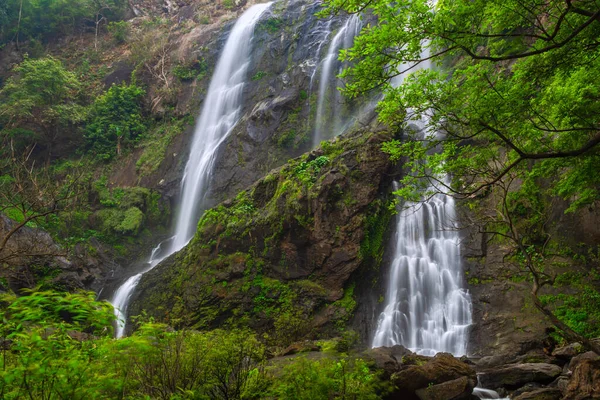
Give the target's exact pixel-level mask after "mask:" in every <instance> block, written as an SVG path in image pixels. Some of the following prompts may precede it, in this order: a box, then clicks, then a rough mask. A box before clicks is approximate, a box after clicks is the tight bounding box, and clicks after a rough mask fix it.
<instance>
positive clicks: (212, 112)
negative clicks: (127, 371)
mask: <svg viewBox="0 0 600 400" xmlns="http://www.w3.org/2000/svg"><path fill="white" fill-rule="evenodd" d="M271 5H272V3H264V4H256V5H254V6H252V7H250V8H249V9H248V10H247V11H246V12H245V13H244V14H242V16H241V17H240V18H239V19H238V20H237V22H236V23H235V25H234V27H233V29H232V31H231V33H230V35H229V37H228V39H227V42H226V44H225V48H224V49H223V52H222V54H221V56H220V59H219V62H218V63H217V66H216V68H215V73H214V75H213V77H212V79H211V83H210V86H209V89H208V93H207V95H206V99H205V100H204V106H203V109H202V112H201V114H200V118H199V119H198V121H197V123H196V129H195V132H194V136H193V139H192V143H191V151H190V158H189V160H188V162H187V165H186V167H185V173H184V176H183V180H182V182H181V188H182V197H181V203H180V207H179V213H178V217H177V222H176V224H175V234H174V236H173V237H172V238H170V239H169V240H167V241H165V242H163V243H161V244H159V245H158V246H157V247H156V248H155V249H154V250H153V251H152V254H151V256H150V260H149V261H148V266H147V268H146V269H145V270H144V271H142V272H140V273H138V274H136V275H134V276H132V277H130V278H129V279H127V280H126V281H125V282H124V283H123V284H122V285H121V286H120V287H119V288H118V289H117V290H116V291H115V294H114V296H113V298H112V300H111V302H112V304H113V306H114V307H115V314H116V316H117V321H118V322H117V329H116V331H115V336H116V337H121V336H123V334H124V332H125V321H126V319H127V314H126V313H127V305H128V302H129V299H130V298H131V295H132V293H133V291H134V290H135V288H136V286H137V284H138V283H139V281H140V279H141V278H142V275H143V274H144V273H146V272H148V271H150V270H151V269H152V268H154V267H155V266H156V265H157V264H158V263H160V262H161V261H162V260H163V259H165V258H166V257H168V256H170V255H171V254H173V253H175V252H177V251H179V250H181V249H182V248H183V247H184V246H185V245H186V244H187V243H188V242H189V241H190V239H191V238H192V237H193V236H194V232H195V228H196V223H197V222H198V214H199V213H200V211H201V210H200V205H201V204H202V199H203V198H204V195H205V193H206V190H207V187H208V182H209V180H210V175H211V172H212V170H213V165H214V162H215V154H216V152H217V149H218V148H219V145H220V144H221V143H222V142H223V141H224V140H225V139H226V138H227V135H228V134H229V133H230V132H231V129H232V128H233V127H234V126H235V124H236V123H237V122H238V119H239V117H240V110H241V107H242V92H243V89H244V84H245V82H246V78H247V77H246V75H247V72H248V67H249V64H250V55H251V49H252V39H253V36H254V27H255V26H256V24H257V23H258V21H259V20H260V17H261V16H262V15H263V14H264V13H265V11H267V10H268V9H269V8H270V7H271ZM165 244H166V245H167V248H166V249H163V248H162V246H163V245H165Z"/></svg>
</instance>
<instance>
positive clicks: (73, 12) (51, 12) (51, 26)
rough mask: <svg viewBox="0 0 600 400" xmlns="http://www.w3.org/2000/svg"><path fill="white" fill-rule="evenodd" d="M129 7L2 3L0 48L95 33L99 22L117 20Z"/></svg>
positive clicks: (21, 0) (28, 0)
mask: <svg viewBox="0 0 600 400" xmlns="http://www.w3.org/2000/svg"><path fill="white" fill-rule="evenodd" d="M126 6H127V4H126V2H125V1H123V0H0V44H1V43H6V42H9V41H13V40H17V39H18V40H19V41H21V42H23V41H25V40H28V39H38V40H40V39H48V38H50V37H52V36H57V35H64V34H70V33H74V32H82V31H86V30H90V31H93V29H94V25H95V22H96V21H97V20H98V19H100V18H103V17H104V18H107V19H110V20H115V19H118V18H120V17H121V16H122V15H123V13H124V11H125V9H126ZM19 13H20V14H21V18H20V20H19Z"/></svg>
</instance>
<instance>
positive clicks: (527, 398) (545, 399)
mask: <svg viewBox="0 0 600 400" xmlns="http://www.w3.org/2000/svg"><path fill="white" fill-rule="evenodd" d="M561 398H562V393H561V391H560V390H558V389H556V388H541V389H535V390H532V391H528V392H525V393H523V394H520V395H518V396H516V397H511V399H512V400H559V399H561Z"/></svg>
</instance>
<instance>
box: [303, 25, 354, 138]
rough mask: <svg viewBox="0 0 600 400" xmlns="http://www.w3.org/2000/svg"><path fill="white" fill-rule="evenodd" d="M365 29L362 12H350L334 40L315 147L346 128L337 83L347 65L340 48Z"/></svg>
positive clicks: (321, 89)
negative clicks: (359, 13)
mask: <svg viewBox="0 0 600 400" xmlns="http://www.w3.org/2000/svg"><path fill="white" fill-rule="evenodd" d="M361 29H362V21H361V19H360V16H359V15H358V14H352V15H350V16H349V17H348V19H347V20H346V22H345V24H344V26H342V27H341V28H340V30H339V32H338V33H337V34H336V35H335V36H334V37H333V39H332V40H331V43H330V44H329V48H328V49H327V54H326V56H325V58H324V59H323V61H322V67H321V74H320V78H319V97H318V100H317V112H316V117H315V129H314V133H313V148H314V147H317V146H318V145H319V144H320V143H321V141H322V140H327V139H331V138H333V137H335V136H337V135H338V134H340V133H341V132H342V130H343V125H344V121H342V114H343V113H342V110H341V107H342V104H343V101H344V100H343V99H342V95H341V93H340V91H339V90H338V85H337V84H336V83H337V82H338V79H337V76H338V75H339V74H340V73H341V72H342V70H343V68H344V67H345V65H344V63H343V62H341V61H340V60H339V53H340V50H342V49H347V48H349V47H351V46H352V44H353V43H354V38H355V37H356V36H357V35H358V34H359V32H360V30H361ZM326 105H327V107H326ZM326 108H327V110H326Z"/></svg>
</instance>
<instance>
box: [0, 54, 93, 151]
mask: <svg viewBox="0 0 600 400" xmlns="http://www.w3.org/2000/svg"><path fill="white" fill-rule="evenodd" d="M13 72H14V75H13V76H12V77H10V78H9V79H8V81H7V82H6V85H5V86H4V87H3V88H2V89H1V90H0V128H1V129H2V130H1V131H0V132H2V133H3V134H4V135H5V137H9V138H14V139H15V140H16V141H17V143H22V144H23V145H29V144H32V143H34V142H38V141H41V142H42V144H43V145H45V146H46V147H47V149H48V151H49V152H51V148H52V146H53V145H54V144H55V143H56V142H57V141H58V140H60V139H62V138H63V136H64V135H65V132H64V130H66V129H67V128H68V127H69V126H70V125H73V124H77V123H79V122H81V121H82V120H83V119H84V117H85V109H84V107H82V106H81V104H80V102H79V101H78V99H79V96H80V94H81V84H80V82H79V80H78V78H77V76H76V75H75V74H73V73H71V72H69V71H67V70H66V69H65V67H64V66H63V65H62V63H61V62H60V61H59V60H57V59H55V58H52V57H45V58H39V59H30V58H25V60H24V61H23V62H22V63H21V64H19V65H17V66H16V67H15V68H14V70H13Z"/></svg>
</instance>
